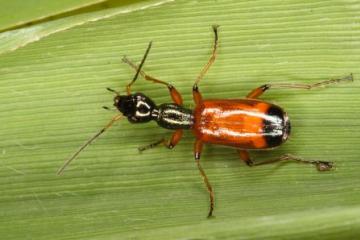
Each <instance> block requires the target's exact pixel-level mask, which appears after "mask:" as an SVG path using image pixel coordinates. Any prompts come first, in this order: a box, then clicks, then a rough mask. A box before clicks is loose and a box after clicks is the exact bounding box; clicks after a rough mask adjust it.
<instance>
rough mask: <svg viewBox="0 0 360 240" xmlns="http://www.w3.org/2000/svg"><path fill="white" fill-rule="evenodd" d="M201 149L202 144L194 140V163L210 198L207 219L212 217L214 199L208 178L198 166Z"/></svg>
mask: <svg viewBox="0 0 360 240" xmlns="http://www.w3.org/2000/svg"><path fill="white" fill-rule="evenodd" d="M202 147H203V142H202V141H201V140H196V142H195V145H194V155H195V162H196V165H197V167H198V169H199V172H200V175H201V177H202V179H203V180H204V184H205V186H206V189H207V191H208V192H209V198H210V208H209V213H208V218H210V217H212V216H213V215H212V213H213V210H214V199H215V193H214V190H213V188H212V186H211V184H210V182H209V179H208V177H207V176H206V174H205V171H204V169H203V168H202V167H201V165H200V155H201V150H202Z"/></svg>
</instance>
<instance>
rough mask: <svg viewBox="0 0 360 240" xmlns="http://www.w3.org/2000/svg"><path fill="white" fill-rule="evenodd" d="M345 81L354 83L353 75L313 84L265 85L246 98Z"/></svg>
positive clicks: (308, 88)
mask: <svg viewBox="0 0 360 240" xmlns="http://www.w3.org/2000/svg"><path fill="white" fill-rule="evenodd" d="M345 81H353V75H352V74H350V75H348V76H345V77H343V78H334V79H329V80H325V81H321V82H317V83H313V84H302V83H278V84H265V85H262V86H260V87H258V88H255V89H254V90H252V91H251V92H250V93H249V94H248V95H247V96H246V97H247V98H257V97H260V96H261V95H262V94H263V93H264V92H265V91H267V90H269V89H270V88H297V89H307V90H311V89H313V88H317V87H323V86H326V85H329V84H334V83H339V82H345Z"/></svg>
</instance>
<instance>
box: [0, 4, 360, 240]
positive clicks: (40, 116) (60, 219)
mask: <svg viewBox="0 0 360 240" xmlns="http://www.w3.org/2000/svg"><path fill="white" fill-rule="evenodd" d="M14 2H17V1H14ZM1 4H4V3H1ZM14 4H15V3H14ZM17 4H20V3H17ZM109 4H110V5H111V7H106V8H102V7H99V8H95V9H94V10H91V11H90V10H89V11H88V10H86V11H84V12H82V11H81V12H77V11H75V12H70V13H68V14H65V15H63V16H58V17H57V18H56V19H53V20H52V19H47V20H44V21H41V22H36V23H34V24H33V25H31V26H24V27H22V28H18V29H14V30H11V31H5V32H2V33H0V81H1V85H0V96H1V105H0V107H1V109H0V119H1V124H0V126H1V128H0V135H1V138H0V139H1V140H0V147H1V149H0V151H1V155H0V156H1V159H0V163H1V165H0V167H1V168H0V178H1V182H0V192H1V195H0V201H1V204H0V221H1V224H0V236H2V238H3V239H38V240H41V239H239V238H243V239H262V238H268V239H305V238H311V239H346V238H347V239H349V238H356V237H358V236H359V234H360V231H359V229H360V222H359V217H358V216H359V214H360V205H359V201H360V194H359V186H360V179H359V177H358V175H359V171H360V165H359V161H358V156H359V155H360V150H359V147H358V145H359V143H360V131H359V127H360V122H359V119H360V111H359V110H358V108H359V107H358V106H359V105H360V98H359V87H360V85H359V81H358V76H359V74H360V72H359V70H358V69H359V65H360V57H359V56H360V42H359V40H358V39H359V38H360V31H359V30H360V24H359V17H358V11H359V8H360V4H359V3H357V2H356V1H347V0H344V1H331V3H330V2H329V1H321V2H319V1H313V2H310V1H304V0H297V1H291V2H284V1H279V0H272V1H265V0H260V1H246V2H244V1H233V0H228V1H211V0H208V1H184V0H183V1H181V0H178V1H138V2H132V1H131V2H130V1H129V2H122V3H121V4H120V3H119V4H118V5H116V4H115V2H112V1H110V2H109ZM0 6H1V8H2V7H3V6H5V5H0ZM51 12H53V10H51V9H50V7H49V9H48V12H47V13H51ZM19 15H20V14H19ZM21 15H22V14H21ZM20 18H21V19H22V16H19V19H20ZM34 19H35V17H34ZM213 24H219V25H220V30H219V38H220V48H219V54H218V58H217V60H216V62H215V64H214V65H213V66H212V67H211V69H210V71H209V72H208V74H207V75H206V76H205V78H204V79H203V80H202V81H201V83H200V85H199V86H200V90H201V92H202V94H203V97H204V98H242V97H244V96H245V95H246V94H247V93H248V92H249V91H251V90H252V89H254V88H256V87H258V86H260V85H263V84H266V83H315V82H318V81H322V80H327V79H330V78H335V77H342V76H346V75H348V74H350V73H353V76H354V79H355V81H354V82H352V83H343V84H337V85H332V86H328V87H327V88H320V89H314V90H311V91H307V90H296V89H295V90H294V89H292V90H286V89H273V90H269V91H268V92H267V93H266V94H265V95H264V96H263V97H262V99H264V100H267V101H272V102H276V103H277V104H279V105H280V106H282V107H284V109H286V111H287V112H288V113H289V116H290V119H291V121H292V127H293V128H292V137H291V139H290V140H289V141H288V142H287V143H285V144H284V145H282V146H281V147H280V148H277V149H275V150H273V151H263V152H252V153H251V154H252V156H253V157H254V158H255V159H257V160H258V161H261V160H264V159H268V158H273V157H276V156H280V155H281V154H284V153H292V154H294V155H299V156H302V157H304V158H307V159H320V160H329V161H333V162H334V164H335V166H336V168H335V169H334V170H332V171H329V172H322V173H320V172H318V171H316V169H315V168H314V167H313V166H308V165H302V164H297V163H287V164H273V165H266V166H259V167H254V168H249V167H247V166H246V165H245V164H244V163H242V162H241V161H240V160H239V158H238V156H237V154H236V151H235V150H234V149H231V148H223V147H221V146H215V145H206V146H205V148H204V151H203V153H202V159H201V161H202V165H203V167H204V169H205V171H206V173H207V175H208V177H209V179H210V182H211V183H212V185H213V187H214V189H215V194H216V207H215V212H214V214H215V215H216V218H214V219H210V220H209V219H206V214H207V211H208V204H209V203H208V194H207V192H206V189H205V187H204V185H203V182H202V180H201V177H200V176H199V173H198V170H197V168H196V165H195V163H194V160H193V153H192V149H193V142H194V137H193V135H192V133H191V131H189V132H187V133H186V134H185V136H184V138H183V139H182V141H181V142H180V143H179V145H177V146H176V147H175V149H174V150H173V151H168V150H166V149H163V148H161V147H159V148H155V149H151V150H148V151H146V152H143V153H142V154H139V153H138V151H137V147H138V146H142V145H146V144H149V143H151V142H153V141H156V140H159V139H160V138H162V137H164V136H170V134H171V131H168V130H165V129H160V128H159V127H158V126H157V124H156V123H149V124H138V125H136V124H130V123H129V122H127V121H126V120H123V121H121V122H119V123H118V124H116V126H114V127H112V128H111V129H110V130H109V131H108V132H107V133H105V134H104V135H103V136H102V137H101V138H99V139H98V140H97V141H96V142H95V143H94V144H92V145H91V146H90V147H89V148H87V149H86V150H85V151H84V152H82V154H81V155H80V156H79V158H78V159H76V160H75V161H74V162H73V163H72V164H71V165H70V166H69V168H68V169H67V170H66V172H65V173H64V175H63V176H56V171H57V169H58V168H59V167H60V166H61V165H62V164H63V162H64V160H65V159H67V158H68V157H69V156H70V155H71V154H72V153H73V152H74V151H76V149H77V148H78V147H79V146H80V145H81V144H82V143H83V142H84V141H85V140H86V139H87V138H89V137H91V136H92V135H93V134H94V133H95V132H97V131H98V130H99V129H100V128H102V127H103V126H104V125H105V124H106V123H107V122H108V121H109V119H110V118H111V117H112V116H113V115H114V113H113V112H109V111H105V110H103V109H102V108H101V107H102V106H104V105H106V106H111V105H112V104H113V94H111V93H109V92H107V91H106V90H105V88H106V87H111V88H114V89H117V90H118V91H120V92H121V93H124V92H125V86H126V84H127V83H128V82H129V81H130V79H131V78H132V77H133V74H134V73H133V71H132V70H131V69H130V68H129V67H128V66H126V65H125V64H123V63H122V62H121V58H122V56H123V55H127V56H128V57H129V58H131V59H133V60H134V61H137V62H138V61H140V59H141V57H142V55H143V54H144V51H145V49H146V46H147V44H148V42H149V41H150V40H152V41H153V48H152V49H151V52H150V55H149V57H148V59H147V62H146V64H145V68H144V70H145V71H146V72H148V73H149V74H151V75H152V76H155V77H157V78H159V79H162V80H164V81H169V82H170V83H171V84H173V85H174V86H176V88H177V89H178V90H179V91H180V92H181V93H182V94H183V98H184V100H185V106H186V107H193V106H194V104H193V101H192V94H191V89H192V84H193V83H194V80H195V79H196V77H197V75H198V74H199V72H200V70H201V69H202V67H203V66H204V65H205V63H206V61H207V60H208V58H209V56H210V53H211V46H212V42H213V33H212V31H211V25H213ZM133 90H134V91H140V92H144V93H145V94H147V95H149V96H150V97H152V98H153V99H154V101H155V102H157V103H164V102H169V101H170V97H169V94H168V91H167V89H166V88H164V87H163V86H158V85H156V84H153V83H151V82H148V81H144V80H143V79H139V80H138V82H136V84H135V85H134V87H133Z"/></svg>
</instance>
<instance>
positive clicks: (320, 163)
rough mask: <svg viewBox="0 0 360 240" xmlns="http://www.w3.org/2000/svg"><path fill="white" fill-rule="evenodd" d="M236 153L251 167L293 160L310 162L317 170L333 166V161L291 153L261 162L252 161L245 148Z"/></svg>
mask: <svg viewBox="0 0 360 240" xmlns="http://www.w3.org/2000/svg"><path fill="white" fill-rule="evenodd" d="M238 153H239V155H240V158H241V159H242V160H243V161H244V162H245V163H246V165H248V166H250V167H252V166H258V165H264V164H270V163H275V162H281V161H284V162H286V161H295V162H299V163H307V164H312V165H315V166H316V168H317V170H319V171H328V170H330V169H331V168H332V167H333V163H332V162H326V161H316V160H306V159H303V158H300V157H297V156H294V155H291V154H285V155H282V156H281V157H279V158H274V159H268V160H265V161H262V162H253V161H252V159H251V158H250V155H249V152H248V151H246V150H238Z"/></svg>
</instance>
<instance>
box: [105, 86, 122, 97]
mask: <svg viewBox="0 0 360 240" xmlns="http://www.w3.org/2000/svg"><path fill="white" fill-rule="evenodd" d="M106 90H108V91H109V92H112V93H115V94H116V95H118V96H120V93H119V92H118V91H116V90H114V89H112V88H109V87H107V88H106Z"/></svg>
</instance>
